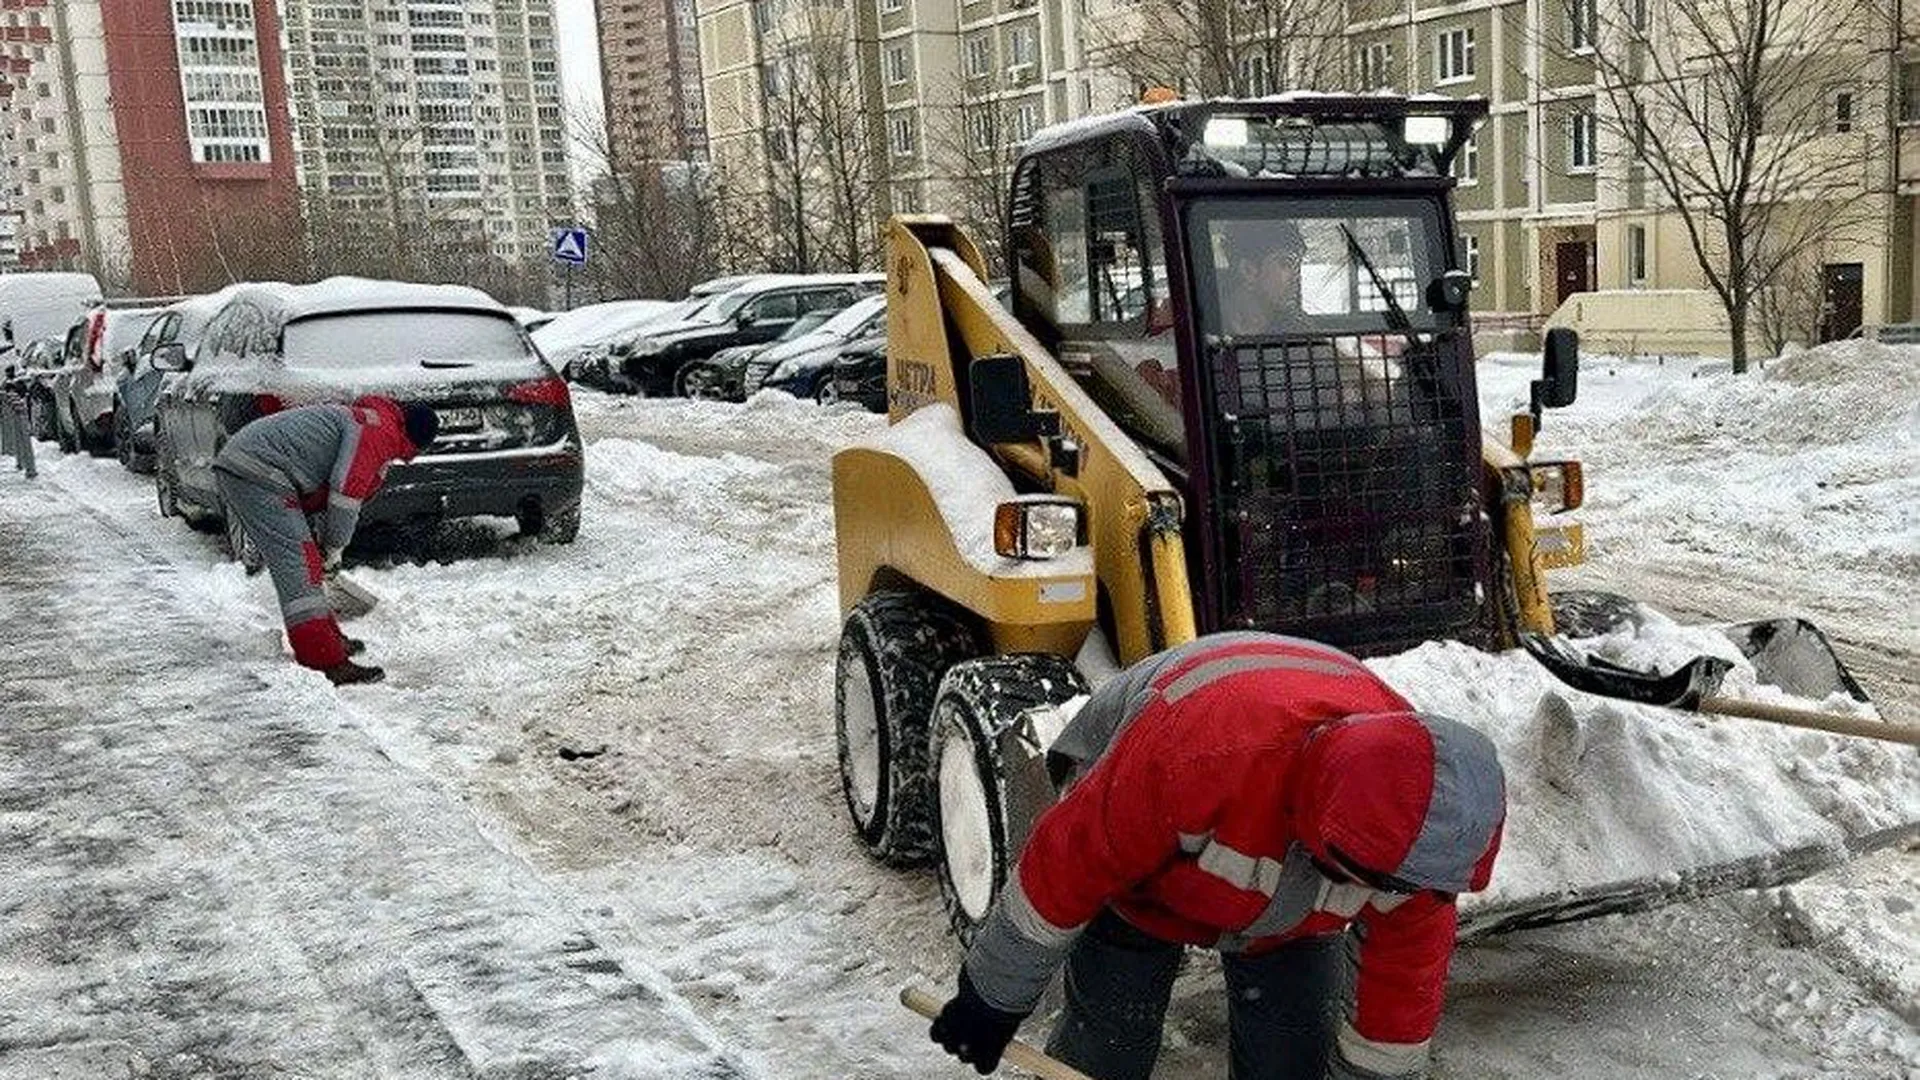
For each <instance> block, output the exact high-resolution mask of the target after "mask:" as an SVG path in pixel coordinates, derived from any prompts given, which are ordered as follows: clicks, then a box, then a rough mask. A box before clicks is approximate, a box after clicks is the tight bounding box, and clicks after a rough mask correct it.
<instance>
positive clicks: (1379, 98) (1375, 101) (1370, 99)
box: [1026, 90, 1486, 154]
mask: <svg viewBox="0 0 1920 1080" xmlns="http://www.w3.org/2000/svg"><path fill="white" fill-rule="evenodd" d="M1485 100H1486V99H1484V98H1481V97H1478V96H1470V97H1449V96H1447V95H1445V94H1432V93H1426V94H1412V95H1406V94H1395V93H1390V92H1387V91H1376V92H1372V93H1364V94H1353V93H1336V92H1329V91H1322V90H1289V91H1287V92H1285V93H1281V94H1268V95H1266V96H1265V97H1251V98H1231V97H1230V98H1193V99H1184V98H1183V99H1180V100H1176V101H1165V102H1159V103H1156V104H1153V105H1134V106H1131V107H1129V108H1126V109H1123V110H1121V111H1119V112H1112V113H1102V114H1100V115H1097V116H1083V117H1080V118H1078V119H1075V120H1067V121H1064V122H1062V123H1058V124H1053V125H1050V126H1048V127H1044V128H1041V129H1040V130H1039V131H1037V132H1035V133H1034V135H1033V138H1031V139H1029V140H1027V146H1026V152H1027V153H1029V154H1035V153H1040V152H1042V151H1046V150H1052V149H1055V148H1057V147H1059V146H1063V145H1066V144H1068V143H1077V142H1083V141H1085V140H1087V139H1091V138H1099V137H1104V136H1108V135H1117V134H1122V133H1125V132H1129V131H1144V132H1147V133H1149V134H1151V133H1152V132H1153V131H1154V130H1155V128H1154V122H1153V117H1155V116H1158V115H1161V114H1163V113H1177V112H1181V111H1182V110H1186V109H1192V108H1197V107H1212V106H1227V107H1229V108H1231V107H1232V106H1235V105H1276V104H1277V105H1303V104H1315V103H1329V102H1334V103H1337V102H1348V103H1352V104H1359V105H1379V104H1383V103H1389V102H1395V101H1404V102H1407V103H1409V104H1434V105H1443V104H1444V105H1462V104H1466V103H1470V102H1480V103H1482V104H1484V103H1485Z"/></svg>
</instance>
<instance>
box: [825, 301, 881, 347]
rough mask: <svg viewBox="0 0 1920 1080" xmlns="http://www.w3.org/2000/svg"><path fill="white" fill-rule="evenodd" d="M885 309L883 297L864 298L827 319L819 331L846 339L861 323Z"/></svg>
mask: <svg viewBox="0 0 1920 1080" xmlns="http://www.w3.org/2000/svg"><path fill="white" fill-rule="evenodd" d="M886 308H887V298H886V296H885V295H881V296H868V297H864V298H862V299H859V300H855V301H854V302H853V304H852V306H850V307H847V308H845V309H843V310H841V311H840V312H839V313H838V314H836V315H834V316H833V317H832V318H831V319H828V320H827V321H826V323H825V325H823V326H821V329H822V330H825V331H827V332H829V333H832V334H836V335H838V336H840V337H847V336H849V335H851V334H852V333H853V332H854V331H855V330H858V329H859V328H860V326H861V324H862V323H865V322H866V321H867V320H868V319H871V318H872V317H873V316H874V315H876V314H878V313H880V312H882V311H885V310H886Z"/></svg>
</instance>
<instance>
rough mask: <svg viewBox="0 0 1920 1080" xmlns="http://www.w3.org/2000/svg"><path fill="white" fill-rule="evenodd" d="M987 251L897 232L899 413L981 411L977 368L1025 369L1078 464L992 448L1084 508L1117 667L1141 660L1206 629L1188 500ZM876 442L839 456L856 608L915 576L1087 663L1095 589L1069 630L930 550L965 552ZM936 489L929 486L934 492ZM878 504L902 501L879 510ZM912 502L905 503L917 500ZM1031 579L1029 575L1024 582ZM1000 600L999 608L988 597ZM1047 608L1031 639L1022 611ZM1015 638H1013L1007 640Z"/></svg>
mask: <svg viewBox="0 0 1920 1080" xmlns="http://www.w3.org/2000/svg"><path fill="white" fill-rule="evenodd" d="M983 271H984V267H983V264H982V261H981V259H980V254H979V251H978V249H977V248H976V247H975V246H974V245H973V243H972V241H970V240H969V239H967V237H966V236H965V234H964V233H963V232H962V231H961V230H960V229H959V228H958V227H957V226H955V225H954V224H953V223H952V222H951V221H950V220H948V219H946V218H944V217H932V216H927V217H896V218H895V219H894V220H893V221H892V222H891V223H890V224H889V226H888V229H887V272H888V281H887V289H888V296H887V380H888V403H889V416H890V419H891V420H892V421H893V422H894V423H898V422H900V421H901V420H903V419H905V418H906V417H907V416H909V415H911V414H912V413H914V412H915V411H916V410H919V409H921V408H925V407H926V406H928V405H932V404H935V403H945V404H947V405H950V406H952V407H953V408H954V409H955V410H956V411H957V412H958V413H959V414H960V415H961V416H962V417H963V418H964V417H966V416H967V407H966V401H965V400H964V390H963V387H964V384H965V380H966V379H967V371H968V365H969V364H970V363H971V362H972V361H973V360H974V359H977V358H981V357H987V356H1009V355H1010V356H1016V357H1019V358H1020V360H1021V361H1022V363H1023V364H1024V365H1025V367H1026V371H1027V376H1028V380H1029V382H1030V384H1031V388H1032V392H1033V402H1034V406H1035V407H1036V408H1040V409H1050V410H1053V411H1055V412H1057V413H1058V414H1059V416H1060V426H1061V434H1062V436H1063V437H1064V438H1065V440H1066V442H1067V444H1068V445H1069V446H1070V447H1071V448H1072V451H1071V458H1070V465H1063V464H1058V463H1056V455H1055V454H1054V453H1053V452H1052V451H1051V450H1050V449H1049V448H1048V447H1045V446H1042V445H1041V443H1040V442H1039V441H1038V440H1035V441H1032V442H1028V443H1018V444H1005V445H999V446H994V447H991V448H990V452H991V454H992V460H993V461H994V462H995V464H996V467H997V468H999V469H1001V470H1002V471H1003V472H1004V473H1005V474H1007V475H1008V476H1010V477H1012V478H1013V481H1014V484H1015V486H1016V487H1017V488H1019V489H1020V490H1022V491H1038V492H1049V493H1052V494H1055V495H1059V496H1064V497H1066V498H1070V499H1072V500H1074V501H1076V502H1077V503H1079V505H1080V507H1081V512H1082V514H1083V516H1084V520H1085V522H1086V539H1087V544H1088V546H1089V547H1091V549H1092V558H1093V566H1094V571H1095V576H1096V578H1097V583H1098V591H1099V592H1100V593H1101V594H1104V596H1105V598H1106V602H1107V605H1108V606H1109V608H1110V610H1111V614H1112V625H1113V631H1114V639H1115V640H1114V641H1113V642H1112V644H1113V647H1114V651H1115V653H1116V654H1117V658H1118V659H1119V660H1120V662H1121V663H1131V662H1133V661H1135V660H1138V659H1140V658H1141V657H1144V656H1147V655H1149V654H1150V653H1152V652H1155V651H1156V650H1159V649H1163V648H1166V647H1168V646H1170V645H1175V644H1178V643H1180V642H1184V641H1188V640H1191V639H1192V638H1193V637H1194V636H1195V634H1196V629H1195V620H1194V614H1193V597H1192V589H1191V585H1190V582H1189V579H1188V576H1187V567H1186V554H1185V551H1184V549H1183V547H1182V545H1181V532H1180V523H1181V504H1180V498H1179V495H1178V493H1177V492H1176V491H1175V489H1174V488H1173V486H1172V484H1171V483H1169V482H1168V480H1167V478H1166V477H1165V475H1164V474H1162V473H1161V472H1160V470H1159V468H1158V467H1157V466H1155V465H1154V464H1153V463H1152V462H1151V461H1150V460H1148V459H1147V457H1146V456H1145V455H1144V454H1142V453H1141V452H1140V451H1139V449H1138V448H1137V447H1136V446H1135V445H1134V443H1133V441H1132V440H1131V439H1130V438H1128V436H1127V435H1126V434H1125V433H1124V432H1123V431H1121V430H1120V428H1119V426H1118V425H1116V424H1115V423H1114V422H1113V420H1112V419H1111V418H1109V417H1108V416H1107V415H1106V414H1105V413H1104V412H1102V411H1101V410H1100V409H1099V407H1098V406H1097V405H1095V404H1094V402H1093V401H1092V399H1090V398H1089V397H1087V395H1086V393H1085V391H1083V390H1081V389H1080V387H1079V386H1078V385H1077V384H1076V383H1075V382H1074V381H1073V379H1072V377H1071V376H1069V375H1068V374H1067V373H1066V371H1065V370H1064V369H1062V368H1061V367H1060V365H1059V364H1058V363H1057V362H1056V361H1055V360H1054V358H1053V357H1052V356H1051V355H1049V354H1048V353H1047V351H1046V349H1045V348H1044V347H1043V346H1042V345H1041V344H1040V343H1039V342H1038V341H1037V340H1035V339H1034V337H1033V336H1032V334H1030V333H1029V332H1028V331H1027V330H1026V328H1025V327H1023V326H1021V325H1020V323H1019V322H1018V321H1017V320H1016V319H1015V318H1014V317H1013V315H1012V313H1010V312H1008V311H1007V310H1006V309H1005V308H1004V307H1002V306H1001V305H1000V304H999V302H998V301H996V300H995V299H994V297H993V294H992V292H991V291H990V290H989V289H988V288H987V285H986V280H985V274H984V272H983ZM887 457H888V455H885V454H883V453H878V452H876V451H874V450H872V449H869V448H854V449H850V450H845V451H842V452H841V453H840V454H839V455H837V456H836V457H835V459H834V513H835V520H836V523H837V528H838V529H839V539H840V573H841V577H840V586H841V593H840V599H841V605H842V607H843V609H850V608H851V607H852V605H853V604H855V603H857V602H859V600H860V598H861V597H862V596H863V595H865V594H866V592H867V591H868V590H869V589H870V587H871V585H872V582H874V581H875V580H882V579H884V577H885V574H884V573H882V571H883V570H891V571H893V572H895V573H898V574H901V575H903V576H905V577H907V578H910V579H912V580H913V581H914V582H916V583H918V584H919V585H921V586H923V587H925V588H927V589H930V590H932V591H934V592H936V593H939V594H940V595H942V596H945V597H947V598H948V599H950V600H952V601H954V602H956V603H958V604H960V605H962V606H963V607H966V608H967V609H968V610H971V611H973V612H974V613H975V614H976V615H979V616H980V617H981V618H982V619H983V620H984V621H985V622H986V623H987V624H988V628H989V631H990V633H991V635H992V637H993V639H994V642H995V647H996V649H998V650H1000V651H1015V650H1016V649H1018V650H1020V651H1044V652H1054V653H1058V654H1061V655H1069V656H1070V655H1072V654H1073V653H1075V652H1076V651H1077V650H1078V649H1079V647H1080V645H1081V644H1082V642H1083V640H1084V638H1085V634H1086V631H1087V630H1088V629H1089V628H1091V626H1092V623H1093V617H1092V611H1093V610H1094V607H1093V605H1094V604H1095V602H1096V597H1095V595H1094V594H1093V593H1092V592H1091V591H1090V592H1089V595H1088V596H1087V598H1086V601H1085V603H1086V605H1087V607H1086V614H1085V617H1084V619H1082V620H1081V621H1080V625H1079V628H1078V634H1077V636H1075V637H1073V638H1072V639H1071V640H1068V637H1067V635H1065V634H1064V633H1055V632H1054V631H1052V630H1042V629H1041V627H1044V626H1054V625H1059V624H1061V623H1062V622H1063V619H1062V618H1061V616H1065V615H1067V614H1068V612H1067V611H1066V610H1065V609H1064V606H1062V608H1061V609H1060V610H1056V609H1055V606H1054V605H1049V604H1040V603H1039V602H1038V601H1037V600H1033V599H1032V598H1031V597H1030V596H1029V595H1026V594H1020V592H1019V590H1017V589H1016V590H1007V591H1002V592H995V590H994V589H993V588H990V587H989V584H988V583H987V582H985V581H983V580H981V576H982V575H981V574H980V571H979V570H978V569H976V568H975V567H974V566H972V565H971V564H970V563H968V561H967V560H966V559H964V558H960V557H958V556H955V557H952V558H941V557H937V556H936V555H934V554H930V553H927V552H925V551H924V550H923V549H925V548H927V547H936V546H939V545H942V544H944V545H946V546H947V547H948V548H951V547H952V546H953V540H952V537H951V534H950V530H948V528H947V526H946V523H945V522H944V521H943V520H942V519H941V518H940V515H939V513H938V507H937V506H936V505H935V504H934V502H933V500H932V499H931V497H927V498H925V499H919V500H913V499H907V498H906V497H905V496H903V495H902V494H901V493H900V492H899V491H897V490H894V489H895V488H899V487H906V486H910V477H909V476H908V475H907V473H906V471H903V467H904V468H905V469H907V470H910V466H908V465H907V463H905V462H902V461H899V460H898V459H897V458H895V459H894V460H893V461H891V462H889V461H888V460H887ZM920 486H921V488H922V490H924V488H925V485H924V482H922V483H921V484H920ZM868 500H876V501H878V500H887V501H888V502H887V508H886V509H885V510H876V509H874V508H873V505H870V504H869V503H868ZM903 500H904V501H903ZM1022 580H1029V579H1025V578H1023V579H1022ZM990 597H994V598H996V599H993V600H992V601H991V603H990V602H989V598H990ZM1023 604H1025V605H1027V609H1028V610H1032V611H1036V612H1038V613H1037V614H1036V615H1034V616H1033V617H1034V618H1036V619H1037V620H1038V622H1037V624H1035V625H1034V626H1033V628H1032V629H1031V630H1029V631H1022V630H1020V629H1019V626H1020V624H1019V623H1018V622H1017V621H1012V619H1011V616H1012V613H1013V612H1014V611H1016V610H1020V608H1021V605H1023ZM1003 643H1004V644H1003Z"/></svg>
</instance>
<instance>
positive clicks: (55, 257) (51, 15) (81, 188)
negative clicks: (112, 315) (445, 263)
mask: <svg viewBox="0 0 1920 1080" xmlns="http://www.w3.org/2000/svg"><path fill="white" fill-rule="evenodd" d="M0 41H3V42H4V47H5V52H6V64H5V69H6V78H5V80H4V82H0V103H3V105H4V111H0V117H4V123H0V146H4V159H5V163H6V168H7V180H8V183H9V187H10V191H9V195H10V201H11V203H12V210H13V211H14V213H15V214H16V215H17V221H16V223H15V224H14V229H13V232H14V237H13V243H14V244H15V245H16V246H17V249H18V261H19V263H20V265H22V266H24V267H28V268H55V267H59V268H68V267H71V268H85V269H88V270H91V271H93V272H94V273H95V274H96V275H97V276H99V277H100V278H101V279H102V281H103V283H105V284H107V285H109V287H117V288H130V289H132V290H134V291H138V292H179V291H184V290H188V289H196V288H202V287H205V286H207V285H209V284H212V283H215V282H218V281H224V280H227V276H226V275H227V274H230V273H232V272H234V271H235V270H236V269H248V268H258V269H261V270H262V271H263V272H265V271H266V270H268V269H270V268H272V267H275V266H278V265H280V263H281V261H283V260H284V257H285V255H286V253H287V252H289V251H297V249H298V236H299V232H298V230H299V221H300V219H299V203H298V198H297V189H296V187H295V178H294V175H295V174H294V163H293V145H292V141H291V139H290V137H289V130H288V126H287V122H286V110H285V107H284V102H285V82H284V78H283V68H282V59H281V51H280V25H279V19H278V14H277V12H276V8H275V4H274V3H273V0H6V2H5V3H3V4H0Z"/></svg>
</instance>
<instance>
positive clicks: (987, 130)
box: [967, 105, 994, 150]
mask: <svg viewBox="0 0 1920 1080" xmlns="http://www.w3.org/2000/svg"><path fill="white" fill-rule="evenodd" d="M992 109H993V106H991V105H982V106H980V107H978V108H976V109H974V110H973V111H972V112H969V113H968V114H967V142H968V144H969V145H971V146H972V147H973V148H974V149H975V150H991V149H993V126H994V125H993V113H992V111H991V110H992Z"/></svg>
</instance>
